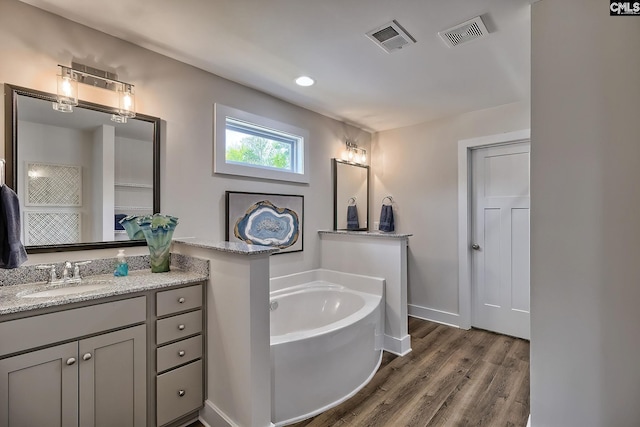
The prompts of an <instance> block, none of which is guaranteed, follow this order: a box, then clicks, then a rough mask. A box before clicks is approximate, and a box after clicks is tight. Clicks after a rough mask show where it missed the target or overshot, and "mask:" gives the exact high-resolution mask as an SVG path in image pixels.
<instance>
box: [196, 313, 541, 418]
mask: <svg viewBox="0 0 640 427" xmlns="http://www.w3.org/2000/svg"><path fill="white" fill-rule="evenodd" d="M409 333H410V334H411V346H412V348H413V351H412V352H411V353H409V354H408V355H407V356H404V357H398V356H394V355H392V354H389V353H384V356H383V358H382V364H381V365H380V369H379V370H378V372H377V373H376V374H375V376H374V377H373V379H372V380H371V382H370V383H369V384H367V385H366V386H365V387H364V388H363V389H362V390H360V392H358V393H357V394H356V395H355V396H353V397H352V398H351V399H349V400H348V401H346V402H344V403H342V404H341V405H339V406H336V407H335V408H333V409H330V410H329V411H327V412H324V413H322V414H320V415H318V416H316V417H314V418H311V419H308V420H305V421H302V422H299V423H297V424H293V426H294V427H341V426H350V427H365V426H366V427H374V426H378V427H388V426H390V427H396V426H411V427H427V426H429V427H441V426H443V427H449V426H451V427H459V426H489V427H493V426H500V427H503V426H513V427H524V426H526V424H527V418H528V416H529V342H528V341H524V340H521V339H517V338H512V337H507V336H504V335H499V334H494V333H492V332H487V331H481V330H471V331H465V330H461V329H457V328H452V327H449V326H444V325H440V324H437V323H433V322H428V321H425V320H420V319H416V318H410V319H409ZM195 426H197V424H196V425H194V426H193V427H195Z"/></svg>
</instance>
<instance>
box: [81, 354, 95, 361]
mask: <svg viewBox="0 0 640 427" xmlns="http://www.w3.org/2000/svg"><path fill="white" fill-rule="evenodd" d="M92 357H93V356H92V355H91V353H85V354H84V356H82V360H90V359H91V358H92Z"/></svg>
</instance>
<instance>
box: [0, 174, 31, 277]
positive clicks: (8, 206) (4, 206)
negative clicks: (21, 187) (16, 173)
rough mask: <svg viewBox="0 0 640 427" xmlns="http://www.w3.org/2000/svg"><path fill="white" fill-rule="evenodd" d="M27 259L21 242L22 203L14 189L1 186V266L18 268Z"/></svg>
mask: <svg viewBox="0 0 640 427" xmlns="http://www.w3.org/2000/svg"><path fill="white" fill-rule="evenodd" d="M26 260H27V252H26V251H25V250H24V246H22V242H20V203H19V202H18V196H17V195H16V193H14V192H13V190H12V189H10V188H9V187H7V186H6V185H3V186H1V187H0V268H16V267H19V266H20V265H21V264H22V263H24V262H25V261H26Z"/></svg>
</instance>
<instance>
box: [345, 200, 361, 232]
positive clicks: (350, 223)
mask: <svg viewBox="0 0 640 427" xmlns="http://www.w3.org/2000/svg"><path fill="white" fill-rule="evenodd" d="M358 228H360V223H359V222H358V207H357V206H356V205H352V206H347V230H357V229H358Z"/></svg>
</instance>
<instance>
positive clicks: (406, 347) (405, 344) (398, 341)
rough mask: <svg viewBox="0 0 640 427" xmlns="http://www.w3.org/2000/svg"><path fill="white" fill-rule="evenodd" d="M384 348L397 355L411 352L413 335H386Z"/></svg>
mask: <svg viewBox="0 0 640 427" xmlns="http://www.w3.org/2000/svg"><path fill="white" fill-rule="evenodd" d="M383 349H384V350H385V351H388V352H389V353H393V354H395V355H397V356H405V355H407V354H409V353H410V352H411V335H405V336H404V337H403V338H396V337H392V336H390V335H385V336H384V345H383Z"/></svg>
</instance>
